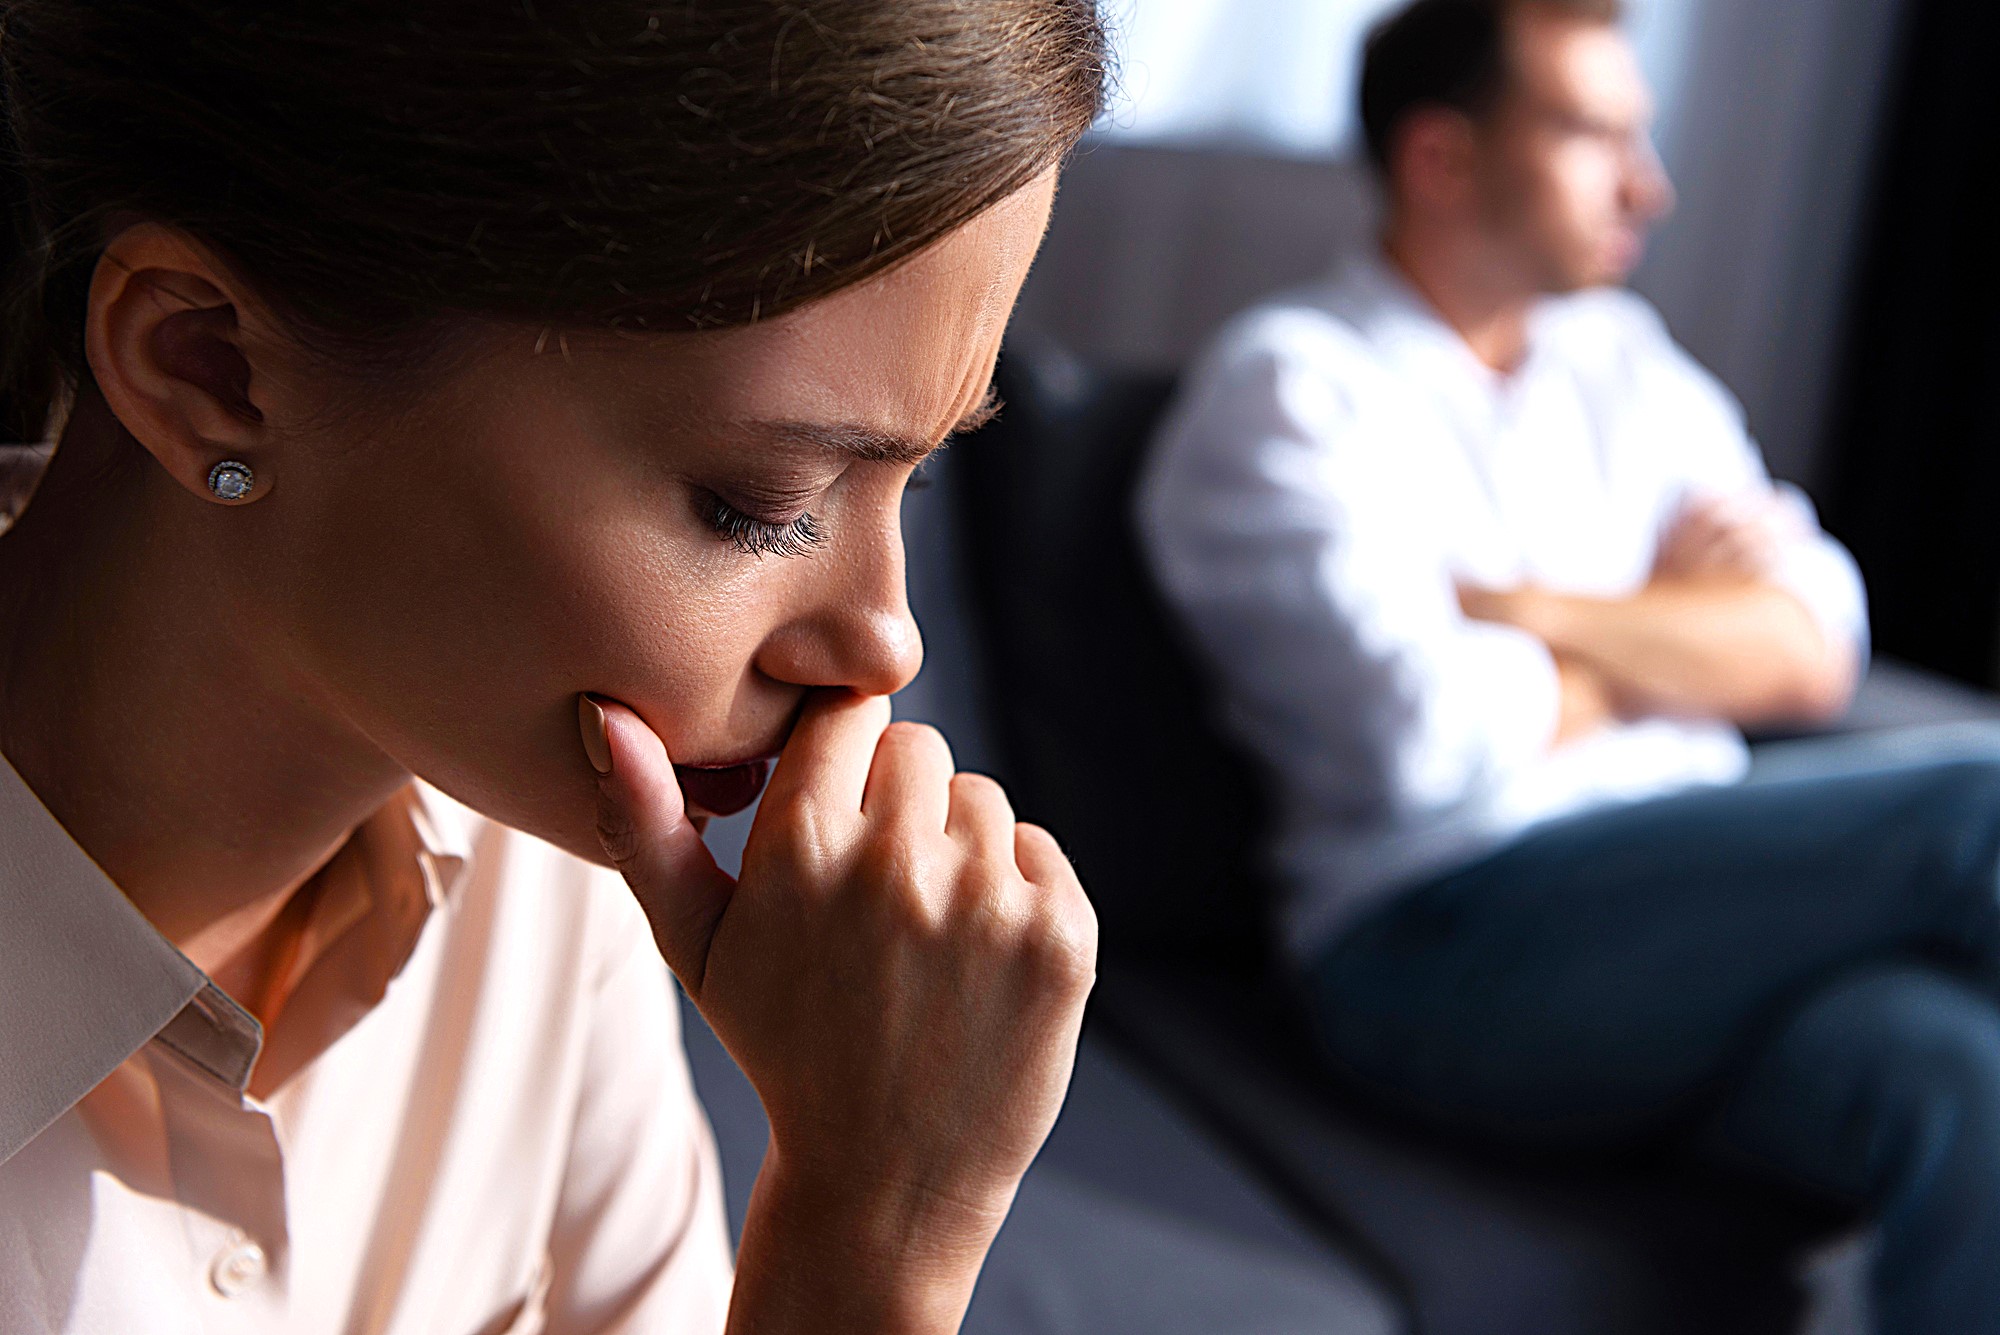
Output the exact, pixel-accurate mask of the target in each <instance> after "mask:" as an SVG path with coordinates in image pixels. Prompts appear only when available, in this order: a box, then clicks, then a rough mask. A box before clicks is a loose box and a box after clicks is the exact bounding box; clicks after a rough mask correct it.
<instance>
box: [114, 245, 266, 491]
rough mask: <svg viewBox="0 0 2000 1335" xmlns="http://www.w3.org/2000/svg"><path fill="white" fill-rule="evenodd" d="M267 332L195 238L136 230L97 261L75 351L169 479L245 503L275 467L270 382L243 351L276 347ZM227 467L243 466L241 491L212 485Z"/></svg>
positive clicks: (252, 303)
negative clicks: (264, 404)
mask: <svg viewBox="0 0 2000 1335" xmlns="http://www.w3.org/2000/svg"><path fill="white" fill-rule="evenodd" d="M275 332H276V326H275V323H274V322H273V320H272V318H271V316H270V314H269V312H268V311H267V310H266V309H265V308H264V307H263V305H262V304H261V303H259V302H257V301H256V298H255V296H254V294H252V293H251V292H250V291H249V289H248V288H247V286H246V285H245V284H244V283H243V282H242V280H241V279H240V278H239V277H237V276H236V275H235V274H233V273H232V272H230V270H229V269H228V267H227V266H225V265H224V264H222V263H221V262H220V261H219V260H218V259H217V257H216V256H215V255H214V254H213V253H212V252H210V251H209V250H208V249H207V248H206V247H204V246H203V245H201V243H200V242H198V241H196V240H195V239H194V238H192V237H190V236H188V235H187V234H186V233H185V232H181V231H179V230H177V229H175V228H172V227H167V226H163V225H161V224H159V223H138V224H135V225H133V226H131V227H128V228H126V229H125V230H123V231H121V232H119V233H118V235H117V236H115V237H113V238H112V240H111V242H110V244H108V245H107V246H106V247H105V249H104V254H103V256H102V257H100V258H99V260H98V262H97V270H96V272H95V273H94V274H93V275H92V277H91V282H90V306H89V313H88V317H87V323H86V324H85V326H84V355H85V357H86V358H87V359H88V360H89V363H90V370H91V374H92V375H93V376H94V377H95V378H96V381H97V387H98V389H99V390H100V391H101V392H102V393H103V395H104V400H105V403H106V404H108V405H109V406H110V408H111V411H112V412H113V413H114V414H115V415H116V416H117V418H118V420H119V422H120V423H122V424H123V425H124V427H125V429H126V430H127V431H129V432H131V434H132V438H133V439H134V440H136V441H138V442H139V444H140V445H141V446H143V447H144V448H145V450H146V452H147V453H149V454H151V455H152V456H153V457H154V458H155V459H156V460H158V461H159V463H160V466H161V467H163V468H165V469H166V470H167V472H168V474H169V475H171V476H172V477H173V478H174V480H175V481H177V482H179V483H180V484H181V485H182V486H183V487H185V488H187V489H188V490H189V491H190V492H192V493H194V494H195V495H197V496H200V497H201V498H202V499H204V500H208V501H218V502H219V501H223V500H229V501H234V502H235V503H237V504H242V503H245V502H248V501H254V500H257V499H259V498H261V497H263V496H264V495H266V494H268V492H269V491H270V489H271V486H272V483H273V481H274V480H275V477H276V472H277V469H276V462H277V461H276V460H275V459H273V458H270V457H268V456H269V454H270V451H269V449H268V445H269V441H270V433H269V432H268V431H267V430H266V428H265V424H264V411H263V409H262V408H261V407H259V405H258V402H257V400H258V397H259V393H260V390H262V389H264V388H265V387H266V386H267V384H268V377H260V375H259V368H258V367H257V366H256V365H255V364H254V361H253V356H252V350H253V349H257V348H263V349H266V350H268V349H270V348H272V347H273V346H274V344H273V342H272V341H271V339H270V337H268V336H269V335H270V334H274V333H275ZM260 335H262V336H261V337H260ZM225 461H235V462H237V463H240V464H242V465H245V466H246V467H247V468H248V469H249V470H250V473H251V474H252V475H253V476H254V482H253V483H252V485H251V486H250V488H249V490H248V491H247V492H240V493H238V494H235V495H228V494H227V493H228V492H230V491H231V490H232V489H231V488H229V487H226V486H225V487H223V488H221V489H220V494H219V493H218V491H217V490H215V489H211V487H210V474H211V472H212V471H213V470H214V469H215V468H216V466H217V465H218V464H221V463H223V462H225Z"/></svg>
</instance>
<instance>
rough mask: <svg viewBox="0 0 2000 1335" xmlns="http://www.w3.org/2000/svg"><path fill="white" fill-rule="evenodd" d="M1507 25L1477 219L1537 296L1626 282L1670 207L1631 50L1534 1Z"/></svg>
mask: <svg viewBox="0 0 2000 1335" xmlns="http://www.w3.org/2000/svg"><path fill="white" fill-rule="evenodd" d="M1509 27H1510V32H1509V41H1510V47H1511V49H1510V61H1511V70H1512V81H1511V83H1510V84H1509V86H1508V89H1507V91H1506V92H1505V93H1504V94H1503V96H1502V99H1501V102H1500V105H1499V106H1498V107H1497V108H1496V109H1495V111H1494V113H1493V115H1492V116H1491V117H1490V118H1489V119H1488V120H1487V122H1486V123H1485V124H1484V125H1483V126H1481V127H1480V129H1479V131H1478V145H1479V147H1478V166H1477V173H1478V187H1477V188H1478V192H1479V197H1480V207H1481V212H1482V214H1483V219H1484V222H1485V223H1486V225H1487V227H1488V228H1489V229H1490V232H1491V235H1492V238H1493V240H1494V242H1495V243H1496V244H1497V245H1498V247H1499V248H1500V249H1501V251H1502V252H1503V254H1504V255H1505V257H1506V259H1507V260H1508V261H1509V262H1510V263H1512V264H1515V265H1518V266H1520V268H1521V271H1522V277H1523V278H1524V279H1525V280H1526V281H1528V282H1529V283H1531V284H1533V285H1534V286H1535V287H1536V288H1537V289H1538V290H1540V291H1543V292H1548V293H1561V292H1573V291H1576V290H1578V289H1581V288H1586V287H1596V286H1601V285H1605V284H1612V283H1622V282H1624V281H1625V280H1626V279H1627V278H1628V277H1630V276H1631V273H1632V270H1633V269H1634V268H1636V267H1637V265H1638V263H1639V260H1640V257H1641V256H1642V254H1643V253H1644V248H1645V240H1646V233H1647V230H1648V228H1649V227H1650V226H1651V224H1652V223H1654V222H1655V221H1657V220H1658V219H1659V218H1660V217H1661V216H1662V215H1664V214H1665V213H1666V212H1667V211H1668V210H1669V209H1670V208H1671V207H1672V206H1673V187H1672V185H1671V184H1670V183H1669V182H1668V180H1667V177H1666V172H1665V170H1664V169H1663V168H1662V167H1661V165H1660V160H1659V157H1658V156H1657V155H1656V154H1655V153H1654V151H1653V145H1652V138H1651V131H1652V120H1653V101H1652V96H1651V93H1650V92H1649V91H1648V89H1647V87H1646V81H1645V76H1644V75H1642V74H1641V73H1640V71H1639V63H1638V60H1637V58H1636V56H1635V55H1634V53H1633V50H1632V46H1631V43H1630V42H1628V41H1627V40H1626V38H1625V35H1624V34H1623V33H1622V32H1620V31H1619V30H1618V28H1617V27H1616V26H1614V25H1612V24H1608V23H1600V22H1593V21H1590V20H1583V19H1577V18H1572V17H1567V16H1564V15H1563V14H1561V13H1559V12H1558V11H1556V10H1553V9H1550V8H1548V7H1545V6H1540V5H1534V4H1527V5H1522V6H1520V7H1519V8H1517V9H1516V10H1515V12H1514V15H1513V17H1512V19H1511V21H1510V24H1509Z"/></svg>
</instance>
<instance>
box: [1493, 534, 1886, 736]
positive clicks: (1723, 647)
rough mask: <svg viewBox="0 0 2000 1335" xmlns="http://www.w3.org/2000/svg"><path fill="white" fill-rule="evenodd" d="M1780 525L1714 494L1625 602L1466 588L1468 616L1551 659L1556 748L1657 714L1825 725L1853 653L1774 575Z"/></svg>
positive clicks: (1836, 706) (1847, 684)
mask: <svg viewBox="0 0 2000 1335" xmlns="http://www.w3.org/2000/svg"><path fill="white" fill-rule="evenodd" d="M1777 524H1778V521H1777V519H1776V518H1775V516H1774V515H1773V514H1771V513H1768V512H1765V511H1760V510H1754V509H1752V510H1746V509H1745V508H1744V507H1743V506H1741V505H1740V504H1727V503H1721V502H1705V503H1701V504H1697V505H1695V506H1692V507H1690V509H1689V510H1688V512H1687V514H1686V515H1685V516H1684V517H1683V518H1682V520H1681V521H1680V523H1679V524H1678V525H1677V526H1676V527H1675V529H1674V530H1673V531H1672V532H1671V533H1670V534H1669V535H1668V538H1667V540H1666V542H1665V543H1664V544H1663V545H1662V549H1661V553H1660V558H1659V561H1658V564H1657V566H1656V568H1655V571H1654V575H1653V578H1652V580H1651V581H1650V582H1649V583H1648V584H1647V585H1646V587H1645V588H1644V589H1642V590H1640V591H1639V592H1638V593H1637V594H1634V595H1633V596H1631V597H1629V598H1591V597H1581V596H1576V595H1571V594H1561V593H1554V592H1551V591H1549V590H1546V589H1540V588H1536V587H1533V586H1526V587H1522V588H1517V589H1508V590H1490V589H1473V588H1466V589H1462V590H1461V591H1460V602H1461V605H1462V606H1463V607H1464V609H1465V612H1466V614H1467V615H1468V616H1470V617H1473V618H1474V619H1476V620H1481V621H1491V622H1498V623H1502V624H1506V625H1511V626H1515V627H1517V628H1519V629H1521V630H1524V631H1527V632H1528V633H1529V634H1531V635H1533V636H1535V637H1536V638H1537V639H1539V640H1541V641H1542V642H1543V643H1544V644H1546V645H1547V646H1548V647H1549V649H1550V650H1551V651H1552V652H1553V653H1554V654H1555V656H1556V661H1557V666H1558V670H1559V672H1560V673H1561V681H1562V697H1563V709H1562V722H1561V725H1560V729H1559V732H1558V735H1557V739H1556V740H1557V743H1558V744H1561V743H1563V742H1566V741H1570V740H1574V739H1575V738H1578V737H1581V736H1585V735H1587V734H1588V733H1590V732H1592V731H1595V730H1596V729H1597V728H1598V727H1601V726H1603V725H1604V724H1605V723H1607V722H1610V721H1612V720H1614V719H1617V718H1633V717H1643V716H1649V715H1680V716H1690V717H1702V718H1721V719H1727V720H1729V721H1731V722H1734V723H1738V724H1745V725H1755V724H1772V723H1781V722H1782V723H1803V722H1817V721H1822V720H1825V719H1828V718H1832V717H1835V716H1837V715H1838V714H1839V713H1840V712H1841V711H1842V710H1843V709H1845V708H1846V706H1847V702H1848V700H1849V699H1850V698H1851V697H1852V694H1853V691H1854V686H1855V676H1856V666H1857V665H1856V655H1855V653H1854V649H1853V646H1851V645H1849V644H1845V643H1842V642H1840V641H1839V640H1838V639H1837V638H1836V637H1834V636H1831V635H1829V634H1827V632H1826V631H1825V630H1824V629H1823V628H1822V627H1821V625H1820V624H1819V622H1818V620H1817V619H1816V618H1815V617H1814V616H1813V614H1812V612H1811V611H1810V610H1808V609H1807V607H1806V606H1805V604H1804V603H1802V602H1800V601H1799V599H1798V598H1797V597H1795V596H1794V595H1793V594H1791V593H1790V592H1788V591H1787V590H1785V589H1784V588H1781V587H1780V586H1779V585H1777V584H1776V583H1774V582H1772V581H1771V580H1770V579H1769V578H1768V577H1767V576H1766V575H1765V573H1764V572H1765V571H1766V570H1768V569H1769V568H1770V566H1771V563H1772V556H1773V551H1774V549H1775V546H1776V544H1777V543H1778V542H1779V541H1780V536H1781V535H1780V533H1779V531H1778V527H1777Z"/></svg>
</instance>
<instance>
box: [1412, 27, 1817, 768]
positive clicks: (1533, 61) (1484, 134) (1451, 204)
mask: <svg viewBox="0 0 2000 1335" xmlns="http://www.w3.org/2000/svg"><path fill="white" fill-rule="evenodd" d="M1508 23H1509V31H1508V51H1509V60H1510V70H1511V79H1510V81H1509V84H1508V86H1507V87H1506V89H1505V90H1504V91H1503V93H1502V95H1501V97H1500V100H1499V102H1498V104H1497V105H1496V106H1495V107H1494V108H1493V109H1492V110H1491V112H1490V113H1489V114H1488V115H1486V116H1485V117H1483V118H1480V119H1477V120H1475V119H1473V118H1470V117H1467V116H1465V115H1463V114H1461V113H1459V112H1456V111H1452V110H1448V109H1443V108H1434V109H1429V110H1424V111H1420V112H1417V113H1415V114H1413V115H1411V116H1410V117H1408V118H1407V119H1406V120H1405V122H1404V124H1403V126H1402V127H1401V128H1400V130H1399V131H1398V134H1397V136H1396V140H1395V142H1394V144H1393V145H1392V152H1391V155H1390V164H1389V167H1390V170H1389V180H1388V182H1387V187H1388V195H1389V218H1388V225H1387V229H1386V231H1385V234H1384V242H1383V243H1384V248H1385V250H1386V252H1387V254H1388V256H1389V259H1390V261H1391V262H1392V263H1393V264H1395V265H1396V266H1397V267H1398V268H1399V269H1400V270H1401V271H1402V272H1403V274H1404V275H1405V276H1406V277H1407V278H1408V279H1409V280H1410V282H1411V283H1412V284H1413V285H1414V286H1415V287H1416V288H1417V290H1418V291H1419V292H1421V293H1422V294H1423V295H1424V296H1425V297H1426V298H1427V299H1428V300H1429V301H1430V302H1431V304H1432V305H1433V306H1434V307H1435V308H1436V309H1437V311H1438V313H1439V314H1440V315H1441V316H1442V317H1443V318H1444V319H1445V321H1446V322H1447V323H1449V324H1450V325H1451V326H1452V327H1453V328H1454V329H1456V330H1457V331H1458V332H1459V333H1460V335H1461V336H1463V337H1464V339H1465V341H1466V345H1467V346H1468V347H1469V348H1470V349H1471V350H1472V352H1473V353H1474V355H1476V356H1477V357H1478V358H1479V359H1480V360H1481V361H1483V362H1485V363H1486V364H1487V365H1488V366H1490V367H1492V368H1493V369H1494V370H1495V371H1497V372H1500V373H1502V374H1507V373H1510V372H1512V371H1513V370H1514V369H1515V368H1516V367H1518V366H1519V365H1520V364H1521V362H1522V360H1523V359H1524V358H1525V356H1526V354H1527V349H1528V326H1529V318H1530V316H1531V315H1532V314H1533V312H1534V309H1535V307H1536V305H1537V304H1538V303H1540V302H1541V301H1543V300H1544V299H1546V298H1548V297H1551V296H1556V295H1561V294H1564V293H1570V292H1576V291H1580V290H1582V289H1585V288H1589V287H1596V286H1603V285H1609V284H1615V283H1621V282H1623V281H1625V280H1626V279H1627V278H1628V277H1629V276H1630V275H1631V272H1632V270H1633V269H1634V268H1635V267H1636V266H1637V264H1638V262H1639V260H1640V258H1641V256H1642V255H1643V253H1644V241H1645V236H1646V232H1647V230H1648V229H1649V228H1650V227H1651V226H1652V225H1653V224H1654V223H1656V222H1657V221H1659V220H1660V219H1661V218H1663V217H1664V216H1665V215H1666V214H1667V213H1668V212H1669V211H1670V209H1671V208H1672V206H1673V187H1672V185H1671V184H1670V183H1669V181H1668V180H1667V177H1666V174H1665V171H1664V170H1663V169H1662V167H1661V165H1660V162H1659V158H1658V156H1657V155H1656V154H1655V153H1654V151H1653V146H1652V142H1651V138H1650V134H1651V124H1652V117H1653V101H1652V96H1651V94H1650V92H1649V91H1648V89H1647V87H1646V83H1645V79H1644V77H1643V76H1642V75H1641V73H1640V71H1639V64H1638V60H1637V58H1636V56H1635V55H1634V53H1633V51H1632V48H1631V45H1630V43H1629V42H1628V41H1627V39H1626V38H1625V36H1624V34H1623V33H1622V32H1621V31H1620V30H1619V29H1618V28H1617V27H1615V26H1613V25H1610V24H1605V23H1600V22H1594V21H1591V20H1587V19H1579V18H1576V17H1573V16H1568V15H1565V14H1563V13H1561V12H1560V11H1558V10H1555V9H1553V8H1550V7H1547V6H1541V5H1536V4H1534V3H1532V2H1529V3H1523V4H1519V5H1517V6H1515V8H1514V9H1513V11H1512V12H1511V14H1510V16H1509V20H1508ZM1785 522H1786V520H1785V518H1784V514H1783V512H1782V511H1781V510H1780V509H1778V507H1777V506H1776V505H1775V504H1774V503H1773V502H1772V500H1771V499H1770V498H1769V497H1764V496H1751V497H1706V498H1702V499H1700V500H1698V501H1696V502H1695V503H1693V504H1692V505H1690V507H1689V509H1688V511H1687V513H1686V514H1684V515H1682V516H1681V517H1680V518H1679V520H1678V521H1677V522H1676V524H1675V525H1673V526H1672V527H1671V528H1670V530H1669V531H1668V533H1667V534H1666V535H1665V536H1664V538H1663V540H1662V544H1661V548H1660V553H1659V559H1658V562H1657V565H1656V568H1655V570H1654V572H1653V578H1652V580H1651V582H1650V583H1649V584H1648V586H1647V587H1646V588H1645V589H1644V590H1642V591H1641V592H1640V593H1639V594H1638V595H1637V596H1636V597H1633V598H1630V599H1593V598H1576V597H1567V596H1564V595H1562V594H1559V593H1556V592H1553V591H1550V590H1545V589H1538V588H1532V587H1528V588H1517V589H1477V588H1466V589H1462V590H1461V591H1460V600H1459V601H1460V604H1461V607H1462V608H1463V610H1464V612H1465V614H1466V615H1467V616H1469V617H1473V618H1475V619H1479V620H1484V621H1492V622H1499V623H1504V624H1508V625H1513V626H1517V627H1519V628H1521V629H1523V630H1526V631H1528V632H1529V633H1530V634H1533V635H1535V636H1537V637H1538V638H1540V639H1541V640H1542V641H1543V642H1544V643H1545V644H1547V645H1548V646H1549V648H1550V649H1551V650H1552V651H1553V652H1554V654H1555V656H1556V660H1557V667H1558V669H1559V672H1560V680H1561V686H1562V697H1563V698H1562V710H1561V717H1560V722H1559V724H1558V727H1557V731H1556V735H1555V736H1554V738H1552V743H1551V744H1552V745H1554V746H1563V745H1567V744H1568V743H1570V742H1573V741H1576V740H1578V739H1580V738H1584V737H1588V736H1589V735H1591V734H1592V733H1594V732H1597V731H1598V730H1600V729H1601V728H1603V727H1604V726H1606V725H1607V724H1609V723H1611V722H1613V721H1615V720H1618V719H1621V718H1635V717H1643V716H1647V715H1661V714H1665V715H1676V716H1683V717H1705V718H1722V719H1727V720H1730V721H1732V722H1736V723H1743V724H1769V723H1777V722H1788V723H1789V722H1811V721H1815V720H1820V719H1825V718H1829V717H1833V716H1837V715H1838V714H1839V713H1840V712H1841V711H1842V710H1843V709H1845V707H1846V705H1847V702H1848V701H1849V699H1850V698H1851V697H1852V694H1853V690H1854V685H1855V678H1856V668H1857V663H1856V656H1855V653H1854V648H1853V646H1851V645H1846V644H1838V643H1834V642H1832V641H1831V640H1829V638H1828V637H1827V636H1826V635H1825V634H1824V632H1823V631H1822V630H1821V629H1820V627H1819V625H1818V623H1817V622H1816V621H1815V620H1814V619H1813V617H1812V615H1811V614H1810V613H1809V612H1808V611H1807V609H1806V608H1805V607H1804V605H1802V604H1801V603H1800V602H1799V601H1798V600H1797V599H1796V598H1794V597H1793V596H1792V595H1791V594H1789V593H1787V592H1786V591H1784V590H1783V589H1781V588H1779V587H1778V586H1777V585H1775V584H1773V583H1772V582H1770V580H1769V579H1768V578H1767V574H1766V572H1767V571H1768V570H1769V568H1770V554H1771V552H1772V551H1773V550H1774V548H1775V545H1776V542H1777V538H1778V530H1779V529H1780V527H1781V526H1782V525H1783V523H1785Z"/></svg>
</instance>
